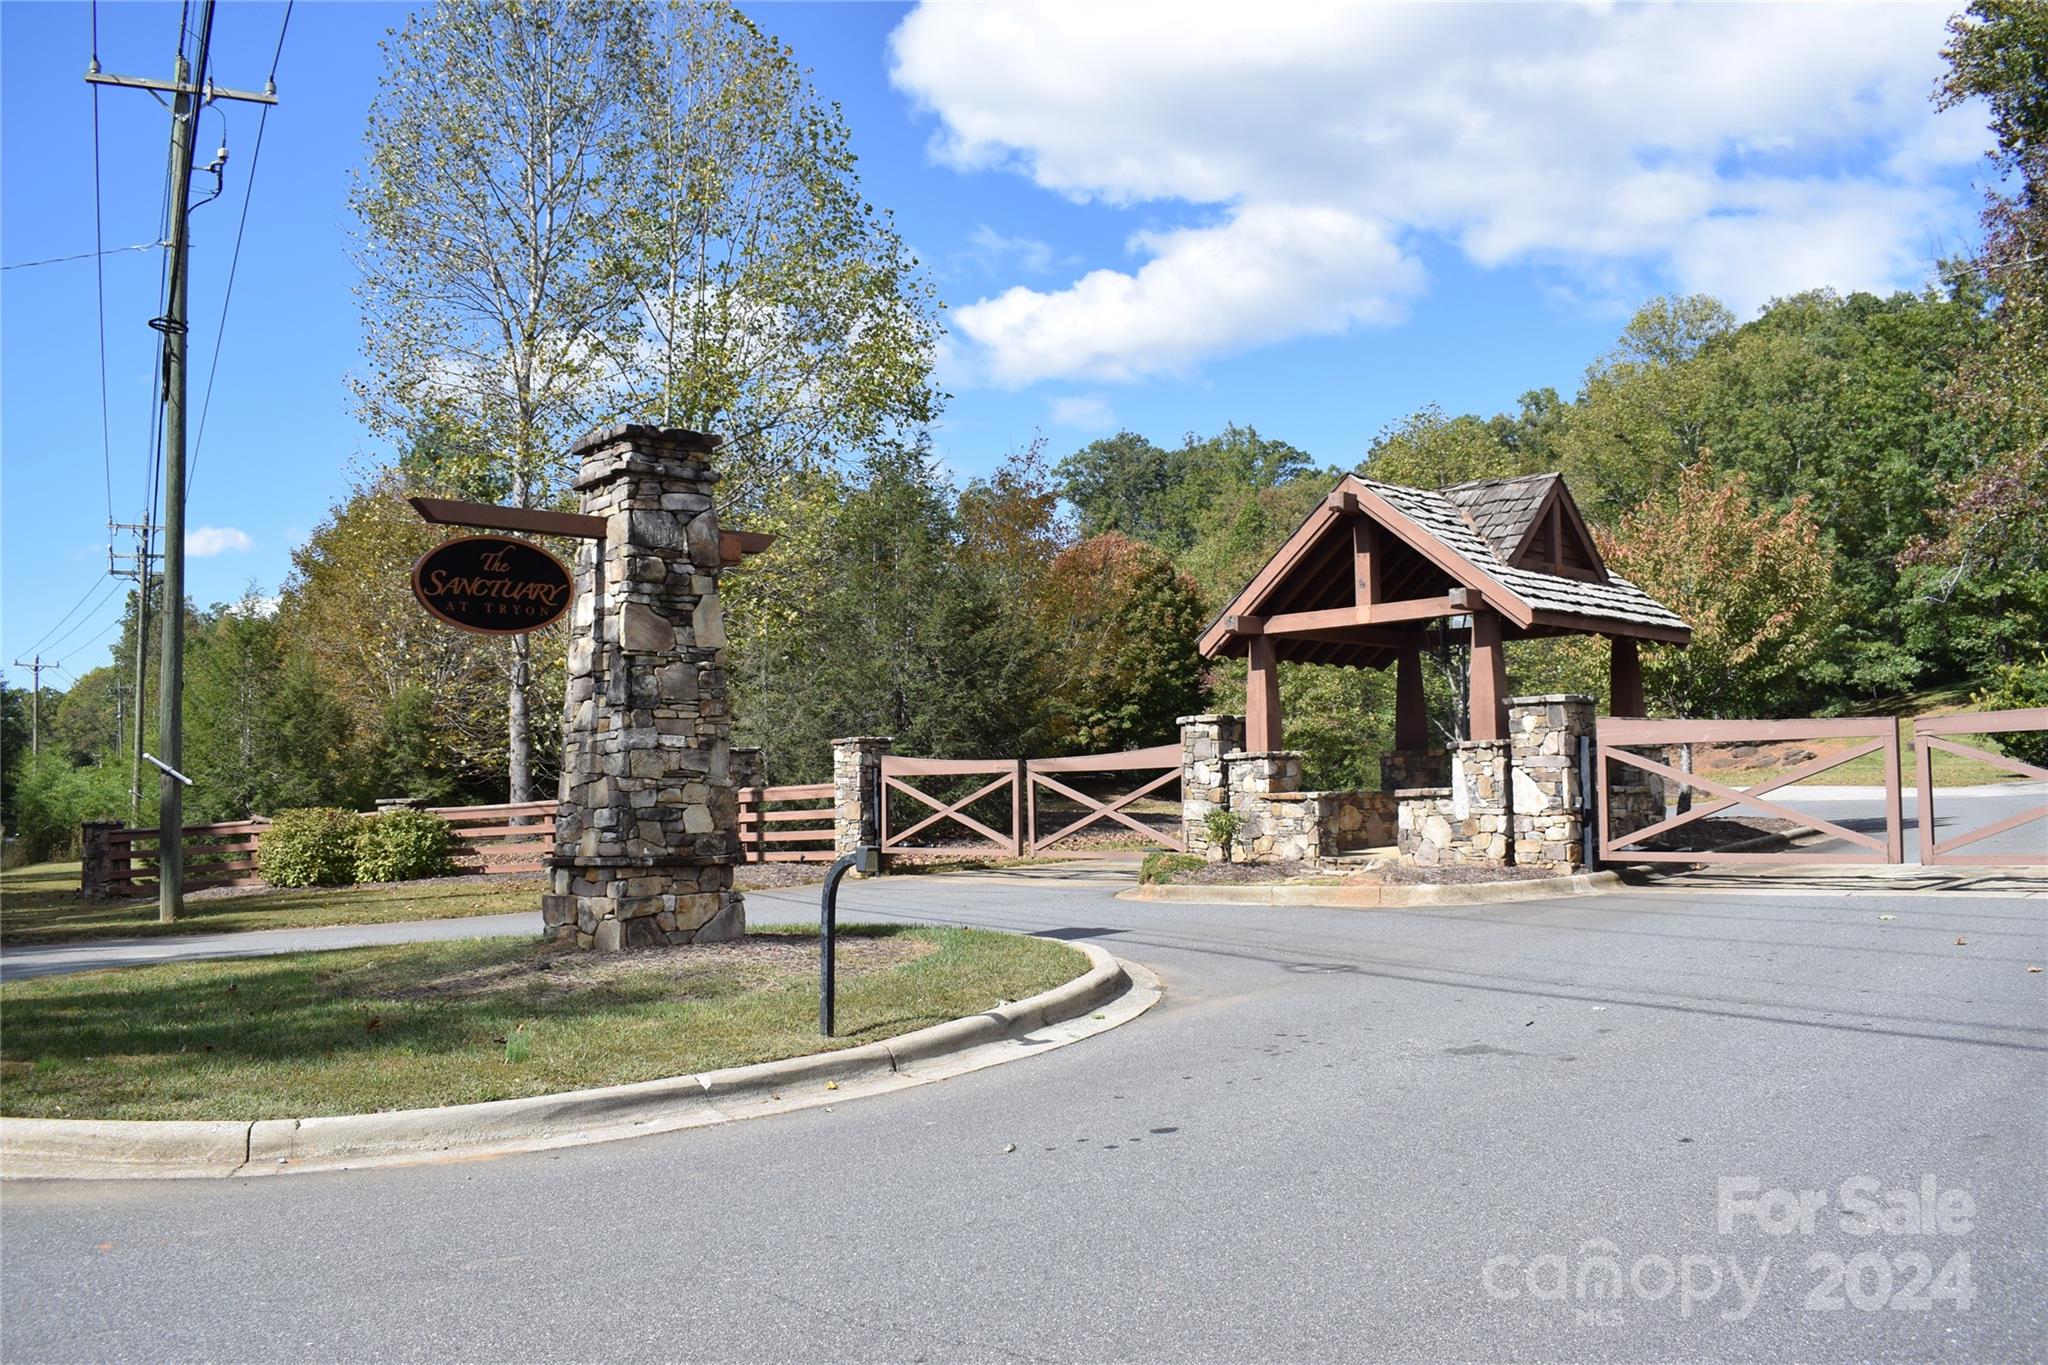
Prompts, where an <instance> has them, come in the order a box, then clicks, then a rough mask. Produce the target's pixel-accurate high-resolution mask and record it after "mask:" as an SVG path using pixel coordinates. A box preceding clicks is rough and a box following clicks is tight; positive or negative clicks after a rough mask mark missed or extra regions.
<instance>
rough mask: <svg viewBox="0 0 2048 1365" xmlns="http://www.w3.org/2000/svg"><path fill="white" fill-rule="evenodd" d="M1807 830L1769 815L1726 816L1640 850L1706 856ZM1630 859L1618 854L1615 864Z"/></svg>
mask: <svg viewBox="0 0 2048 1365" xmlns="http://www.w3.org/2000/svg"><path fill="white" fill-rule="evenodd" d="M1806 828H1807V826H1805V825H1802V824H1799V823H1798V822H1797V821H1793V820H1780V819H1777V818H1776V817H1774V816H1768V815H1744V816H1741V817H1739V818H1738V817H1726V816H1724V817H1720V818H1717V819H1706V820H1695V821H1693V822H1692V823H1691V824H1689V825H1680V826H1679V827H1678V828H1677V829H1674V830H1672V831H1671V832H1670V833H1669V834H1660V835H1658V836H1657V837H1656V838H1654V839H1651V840H1649V841H1647V842H1646V843H1644V844H1642V845H1640V847H1643V848H1647V849H1653V850H1655V851H1657V852H1660V853H1706V852H1710V851H1711V850H1713V849H1717V848H1726V847H1728V846H1729V845H1730V844H1739V843H1742V842H1743V841H1745V840H1748V839H1760V838H1762V837H1764V836H1765V835H1770V834H1786V835H1789V834H1792V833H1794V832H1796V831H1799V830H1804V829H1806ZM1627 858H1628V854H1626V853H1619V854H1616V855H1615V859H1614V861H1616V862H1624V861H1626V860H1627Z"/></svg>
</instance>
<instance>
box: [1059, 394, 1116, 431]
mask: <svg viewBox="0 0 2048 1365" xmlns="http://www.w3.org/2000/svg"><path fill="white" fill-rule="evenodd" d="M1046 420H1047V421H1049V422H1051V423H1052V424H1053V425H1054V426H1056V427H1073V428H1074V429H1076V430H1078V431H1108V430H1110V429H1112V428H1113V427H1115V426H1116V412H1115V410H1114V409H1112V408H1111V407H1110V406H1109V403H1108V401H1107V400H1106V399H1104V398H1103V397H1102V395H1100V394H1093V393H1090V394H1069V395H1067V396H1065V397H1061V398H1055V399H1053V400H1052V401H1050V402H1049V403H1047V404H1046Z"/></svg>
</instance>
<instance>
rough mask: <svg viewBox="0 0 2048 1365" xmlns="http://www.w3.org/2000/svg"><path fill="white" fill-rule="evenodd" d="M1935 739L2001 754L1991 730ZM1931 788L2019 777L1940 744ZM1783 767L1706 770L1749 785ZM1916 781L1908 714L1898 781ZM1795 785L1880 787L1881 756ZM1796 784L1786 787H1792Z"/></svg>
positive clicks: (1831, 749) (1845, 745)
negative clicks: (1950, 750) (1980, 733)
mask: <svg viewBox="0 0 2048 1365" xmlns="http://www.w3.org/2000/svg"><path fill="white" fill-rule="evenodd" d="M1938 738H1941V739H1946V740H1952V741H1953V742H1955V743H1957V744H1961V745H1964V746H1965V747H1968V748H1973V749H1988V750H1990V751H1991V752H1993V753H2003V752H2004V750H2003V749H2001V748H2000V747H1999V744H1998V740H1997V737H1996V736H1992V735H1941V736H1938ZM1865 742H1866V741H1864V740H1828V741H1816V742H1813V743H1809V744H1805V745H1804V746H1803V747H1805V748H1808V749H1811V750H1813V751H1814V752H1815V753H1816V754H1827V753H1835V752H1841V751H1843V750H1846V749H1853V748H1855V747H1856V746H1857V745H1858V744H1862V743H1865ZM1929 762H1930V766H1931V767H1932V769H1933V774H1934V785H1935V786H1936V787H1975V786H1980V785H1982V784H1985V783H1990V782H2024V781H2026V780H2027V779H2026V778H2025V777H2022V776H2021V775H2020V774H2018V773H2015V772H2012V771H2010V770H2008V769H2005V768H2000V767H1996V766H1994V765H1992V764H1989V763H1981V762H1979V761H1978V760H1976V759H1974V758H1965V757H1963V756H1962V755H1961V754H1952V753H1949V752H1948V751H1947V750H1945V749H1936V750H1934V751H1933V753H1932V754H1931V755H1930V756H1929ZM1786 771H1788V769H1785V768H1718V769H1715V770H1713V771H1711V772H1708V773H1706V774H1705V775H1706V776H1708V777H1711V778H1713V779H1714V780H1715V781H1716V782H1721V783H1724V784H1726V785H1728V786H1731V787H1748V786H1753V785H1755V784H1756V783H1758V782H1765V781H1769V780H1770V779H1771V778H1773V777H1776V776H1778V775H1779V774H1780V773H1782V772H1786ZM1919 780H1920V776H1919V769H1918V768H1917V767H1916V766H1915V760H1914V757H1913V722H1912V720H1911V719H1910V718H1909V717H1901V718H1900V719H1899V782H1900V785H1901V787H1902V788H1903V789H1904V790H1907V791H1911V790H1912V789H1913V787H1914V784H1916V783H1917V782H1918V781H1919ZM1799 785H1812V786H1816V787H1882V786H1883V785H1884V755H1883V754H1881V753H1874V754H1865V755H1863V756H1862V757H1861V758H1852V759H1850V760H1849V761H1848V762H1847V763H1844V764H1841V765H1840V766H1839V767H1834V768H1829V769H1827V770H1825V771H1823V772H1820V773H1817V774H1815V775H1814V776H1812V777H1809V778H1806V779H1805V780H1804V782H1802V783H1801V784H1799ZM1797 789H1798V788H1797V786H1795V787H1792V788H1788V789H1786V790H1793V791H1796V790H1797Z"/></svg>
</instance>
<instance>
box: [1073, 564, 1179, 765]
mask: <svg viewBox="0 0 2048 1365" xmlns="http://www.w3.org/2000/svg"><path fill="white" fill-rule="evenodd" d="M1041 610H1042V619H1043V621H1044V633H1045V637H1046V639H1047V640H1049V641H1052V642H1055V643H1054V647H1053V649H1052V652H1051V653H1050V654H1049V655H1048V658H1047V662H1048V664H1049V665H1050V669H1049V671H1048V674H1047V677H1046V693H1047V696H1048V698H1049V700H1050V710H1051V715H1050V728H1051V742H1052V743H1053V745H1055V746H1056V747H1057V748H1058V749H1060V750H1062V751H1064V752H1067V753H1094V752H1099V751H1108V750H1123V749H1132V748H1139V747H1142V746H1144V745H1149V744H1163V743H1165V742H1167V741H1168V740H1169V739H1170V738H1172V736H1173V735H1174V733H1175V730H1174V719H1175V718H1176V717H1178V716H1182V715H1186V714H1188V713H1190V712H1192V711H1194V710H1197V709H1199V707H1200V704H1201V700H1202V690H1203V689H1202V660H1201V658H1200V656H1199V655H1197V654H1196V652H1195V639H1196V637H1197V636H1198V635H1200V634H1201V630H1202V624H1203V619H1202V618H1203V613H1202V602H1201V598H1200V596H1199V595H1198V594H1197V593H1196V590H1195V584H1194V581H1193V580H1192V579H1190V578H1189V577H1188V576H1187V575H1185V574H1183V573H1180V572H1179V571H1177V570H1176V569H1175V568H1174V566H1173V561H1172V560H1170V559H1168V558H1167V557H1166V555H1165V554H1164V553H1163V552H1162V551H1160V550H1157V549H1155V548H1153V547H1152V546H1150V545H1146V544H1145V543H1144V542H1142V541H1137V540H1132V539H1131V538H1130V537H1128V536H1125V535H1120V534H1118V533H1117V532H1115V531H1109V532H1105V533H1104V534H1102V535H1099V536H1093V537H1090V538H1089V539H1087V540H1084V541H1082V542H1081V543H1080V544H1079V545H1076V546H1074V547H1073V548H1072V549H1070V550H1068V551H1066V552H1065V553H1064V554H1062V555H1061V556H1060V557H1059V559H1058V560H1056V561H1055V562H1054V564H1053V566H1052V572H1051V574H1050V576H1049V579H1048V582H1047V584H1046V593H1045V599H1044V605H1043V607H1042V608H1041Z"/></svg>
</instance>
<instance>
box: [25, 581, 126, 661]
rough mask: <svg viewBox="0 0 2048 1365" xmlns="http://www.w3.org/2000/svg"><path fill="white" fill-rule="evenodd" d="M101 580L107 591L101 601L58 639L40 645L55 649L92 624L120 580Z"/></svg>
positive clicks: (93, 605) (94, 604)
mask: <svg viewBox="0 0 2048 1365" xmlns="http://www.w3.org/2000/svg"><path fill="white" fill-rule="evenodd" d="M101 581H102V582H103V583H104V584H105V585H106V592H105V593H104V594H103V595H102V596H101V597H100V600H99V601H97V602H95V603H93V604H92V610H91V611H88V612H86V614H85V615H83V616H81V617H79V618H78V623H77V624H76V625H74V626H72V627H71V629H69V630H67V631H65V632H64V633H63V634H62V635H59V636H58V637H57V638H56V639H54V640H51V641H49V642H48V643H47V644H45V645H42V646H40V647H41V648H43V649H55V648H56V647H57V646H58V645H61V644H63V643H64V642H65V641H66V640H68V639H70V638H71V637H72V636H74V635H76V634H78V632H79V631H81V630H84V629H85V628H86V627H87V626H88V625H90V624H92V618H93V613H94V612H97V611H98V610H99V609H100V608H101V607H104V606H105V605H106V604H107V602H108V601H109V600H110V599H111V598H112V597H113V588H114V585H115V584H116V583H117V582H118V581H119V580H117V579H112V578H108V579H103V580H101Z"/></svg>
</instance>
